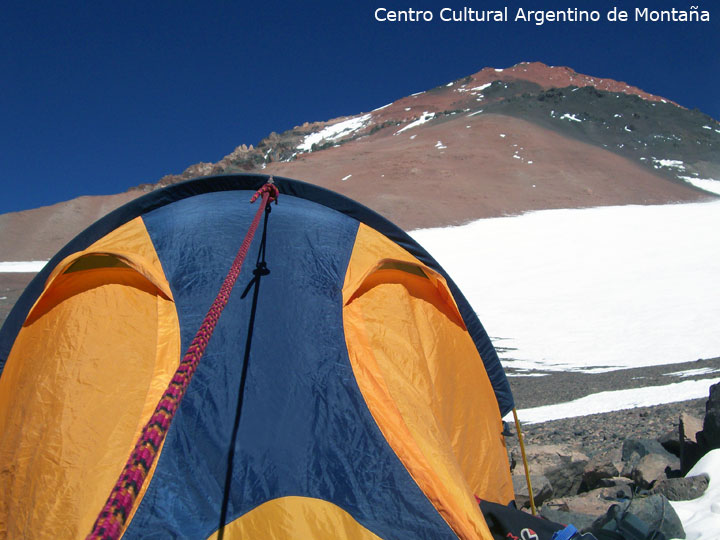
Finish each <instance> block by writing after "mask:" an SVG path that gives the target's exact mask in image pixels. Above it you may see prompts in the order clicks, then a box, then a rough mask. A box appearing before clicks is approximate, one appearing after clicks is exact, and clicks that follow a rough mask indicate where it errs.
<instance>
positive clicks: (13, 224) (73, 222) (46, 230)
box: [0, 191, 142, 261]
mask: <svg viewBox="0 0 720 540" xmlns="http://www.w3.org/2000/svg"><path fill="white" fill-rule="evenodd" d="M141 194H142V193H140V192H139V191H133V192H127V193H119V194H117V195H107V196H95V197H78V198H77V199H72V200H70V201H65V202H61V203H57V204H54V205H52V206H43V207H40V208H35V209H33V210H25V211H23V212H11V213H9V214H0V236H1V237H2V242H0V261H30V260H42V259H49V258H50V257H52V256H53V255H54V254H55V252H57V251H58V250H59V249H60V248H61V247H63V246H64V245H65V244H66V243H67V242H68V241H70V240H71V239H72V238H74V237H75V236H76V235H77V234H78V233H79V232H81V231H82V230H83V229H85V228H86V227H87V226H88V225H90V224H91V223H93V222H95V221H97V220H98V219H100V218H101V217H103V216H104V215H105V214H107V213H109V212H111V211H112V210H114V209H115V208H117V207H118V206H120V205H122V204H125V203H126V202H128V201H131V200H132V199H134V198H136V197H137V196H138V195H141Z"/></svg>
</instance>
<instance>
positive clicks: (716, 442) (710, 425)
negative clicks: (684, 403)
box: [698, 383, 720, 452]
mask: <svg viewBox="0 0 720 540" xmlns="http://www.w3.org/2000/svg"><path fill="white" fill-rule="evenodd" d="M702 439H703V441H702V442H703V443H704V444H705V451H706V452H709V451H710V450H713V449H715V448H720V383H716V384H713V385H712V386H711V387H710V397H709V398H708V400H707V403H706V404H705V420H704V421H703V429H702ZM698 442H700V441H698Z"/></svg>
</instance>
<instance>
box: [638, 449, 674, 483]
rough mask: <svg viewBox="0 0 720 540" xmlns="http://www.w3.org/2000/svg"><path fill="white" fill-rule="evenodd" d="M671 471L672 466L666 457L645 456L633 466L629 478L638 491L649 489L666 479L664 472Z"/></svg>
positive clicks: (656, 455)
mask: <svg viewBox="0 0 720 540" xmlns="http://www.w3.org/2000/svg"><path fill="white" fill-rule="evenodd" d="M673 457H674V456H673ZM675 459H677V458H675ZM671 469H672V464H671V463H670V462H669V461H668V459H667V458H666V456H661V455H660V454H647V455H646V456H643V457H642V458H640V461H639V462H638V463H637V465H635V467H634V469H633V470H632V473H631V476H630V478H631V479H632V481H633V482H635V485H636V486H637V487H639V488H640V489H649V488H651V487H652V485H653V484H654V483H655V482H657V481H659V480H665V479H667V474H666V471H669V470H671Z"/></svg>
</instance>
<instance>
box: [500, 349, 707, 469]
mask: <svg viewBox="0 0 720 540" xmlns="http://www.w3.org/2000/svg"><path fill="white" fill-rule="evenodd" d="M699 368H708V369H717V370H719V371H720V358H713V359H707V360H697V361H694V362H684V363H679V364H669V365H664V366H652V367H643V368H634V369H623V370H618V371H611V372H608V373H598V374H588V373H579V372H564V373H553V374H548V375H547V376H544V377H512V376H511V377H510V378H509V380H510V386H511V387H512V390H513V396H514V397H515V402H516V406H517V408H518V409H523V408H529V407H538V406H542V405H551V404H554V403H562V402H566V401H571V400H574V399H578V398H580V397H583V396H586V395H588V394H594V393H597V392H603V391H608V390H622V389H627V388H641V387H645V386H662V385H667V384H670V383H674V382H680V381H687V380H698V379H702V378H716V377H718V373H709V374H706V375H702V376H696V377H681V376H679V375H675V374H674V373H676V372H681V371H687V370H693V369H699ZM706 401H707V398H702V399H695V400H691V401H682V402H678V403H669V404H666V405H657V406H654V407H640V408H636V409H628V410H624V411H616V412H611V413H605V414H593V415H589V416H580V417H576V418H566V419H561V420H553V421H550V422H543V423H538V424H528V425H524V426H522V429H523V434H524V437H525V441H526V443H527V444H569V445H572V446H577V447H578V448H579V449H580V450H581V451H582V452H583V453H585V454H586V455H588V456H593V455H594V454H597V453H599V452H602V451H604V450H607V449H611V448H619V447H620V446H621V445H622V441H623V440H624V439H626V438H629V437H632V438H650V439H657V438H659V437H661V436H663V435H665V434H666V433H668V432H669V431H671V430H675V431H677V426H678V418H679V416H680V413H682V412H687V413H689V414H691V415H693V416H695V417H697V418H699V419H701V420H702V418H703V417H704V415H705V402H706ZM513 431H514V429H513ZM507 444H508V448H509V449H512V448H513V447H515V446H517V437H516V436H512V437H508V438H507Z"/></svg>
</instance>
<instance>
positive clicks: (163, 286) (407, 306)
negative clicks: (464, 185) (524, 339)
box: [0, 175, 514, 540]
mask: <svg viewBox="0 0 720 540" xmlns="http://www.w3.org/2000/svg"><path fill="white" fill-rule="evenodd" d="M267 181H268V178H267V177H266V176H263V175H229V176H218V177H212V178H203V179H196V180H191V181H188V182H184V183H181V184H176V185H173V186H170V187H167V188H165V189H162V190H158V191H154V192H152V193H149V194H147V195H145V196H143V197H140V198H138V199H136V200H134V201H132V202H130V203H129V204H127V205H125V206H123V207H121V208H119V209H117V210H115V211H114V212H112V213H111V214H109V215H107V216H106V217H105V218H103V219H101V220H100V221H98V222H96V223H95V224H94V225H92V226H91V227H89V228H88V229H87V230H85V231H84V232H82V233H81V234H80V235H78V236H77V237H76V238H75V239H74V240H72V241H71V242H70V243H69V244H68V245H67V246H65V248H63V249H62V250H61V251H60V252H59V253H58V254H57V255H56V256H55V257H54V258H53V259H52V260H51V261H50V262H49V263H48V264H47V265H46V267H45V268H44V269H43V270H42V272H40V273H39V274H38V275H37V277H36V278H35V279H34V280H33V281H32V282H31V284H30V285H29V286H28V288H27V289H26V291H25V292H24V294H23V295H22V297H21V298H20V300H19V301H18V302H17V304H16V305H15V307H14V309H13V311H12V312H11V314H10V315H9V317H8V319H7V320H6V322H5V324H4V326H3V327H2V330H0V434H2V435H1V436H0V537H2V538H82V537H84V536H86V535H88V534H90V533H91V531H93V527H94V526H97V524H98V523H99V522H101V521H102V519H103V517H102V515H101V512H102V511H103V508H106V503H107V502H108V501H109V499H108V497H109V496H110V498H111V499H112V495H111V493H116V494H117V487H116V488H115V489H116V491H113V489H114V486H116V485H117V483H118V482H119V480H118V479H119V478H122V475H123V474H126V480H127V478H130V480H129V481H128V483H126V489H127V490H129V491H130V492H132V493H131V495H132V498H131V499H127V500H125V499H122V501H125V502H123V504H125V506H124V507H122V508H120V509H119V510H118V508H117V507H116V508H115V510H114V512H115V514H116V515H115V514H114V515H113V516H110V518H108V516H107V515H106V516H105V518H108V519H115V518H116V517H117V519H118V520H119V525H117V527H118V530H117V535H116V536H120V535H122V536H123V538H220V537H224V538H268V539H289V538H332V539H338V538H392V539H403V538H407V539H416V538H456V537H461V538H481V539H485V540H489V539H491V538H492V535H491V534H490V532H489V530H488V527H487V524H486V522H485V520H484V518H483V514H482V513H481V511H480V510H479V508H478V505H477V502H476V497H477V498H479V499H483V500H487V501H492V502H497V503H501V504H507V503H509V502H510V501H511V500H512V499H513V497H514V496H513V489H512V481H511V476H510V472H509V466H508V460H507V454H506V448H505V443H504V439H503V436H502V421H501V417H502V416H503V415H504V414H506V413H507V412H509V411H510V410H511V409H512V407H513V399H512V395H511V393H510V388H509V385H508V382H507V379H506V378H505V373H504V371H503V368H502V366H501V365H500V362H499V361H498V357H497V354H496V352H495V350H494V348H493V346H492V344H491V343H490V340H489V339H488V336H487V334H486V332H485V330H484V329H483V327H482V325H481V324H480V322H479V321H478V319H477V317H476V315H475V313H474V312H473V311H472V309H471V308H470V306H469V304H468V302H467V301H466V300H465V298H464V297H463V296H462V294H461V293H460V291H459V290H458V288H457V287H456V286H455V284H454V283H453V282H452V280H451V279H450V278H449V276H448V275H447V274H446V273H445V272H444V271H443V269H442V268H441V267H440V266H439V265H438V263H437V262H436V261H435V260H433V258H432V257H431V256H430V255H429V254H428V253H427V252H426V251H424V250H423V249H422V248H421V247H420V246H419V245H418V244H417V243H416V242H415V241H414V240H412V239H411V238H410V237H409V236H408V235H407V234H405V233H404V232H403V231H401V230H400V229H399V228H397V227H396V226H394V225H392V224H391V223H390V222H388V221H387V220H385V219H384V218H382V217H380V216H379V215H377V214H375V213H374V212H372V211H370V210H368V209H367V208H365V207H363V206H361V205H360V204H358V203H356V202H353V201H351V200H349V199H347V198H345V197H343V196H341V195H338V194H336V193H333V192H330V191H327V190H325V189H322V188H319V187H317V186H314V185H311V184H306V183H302V182H298V181H294V180H288V179H283V178H279V179H275V184H274V185H275V186H276V187H277V188H278V189H279V192H280V195H279V200H278V201H277V204H276V205H275V204H271V205H269V208H272V212H270V211H268V210H265V212H264V217H262V218H260V219H259V222H258V221H257V220H256V223H258V228H257V234H256V235H255V238H254V240H253V241H252V243H251V244H250V248H249V251H248V253H247V257H246V259H247V260H246V261H245V264H244V265H243V266H242V270H241V271H240V273H239V277H238V278H237V286H236V287H235V288H234V290H233V292H232V294H230V297H229V300H228V301H227V305H226V307H225V308H224V311H223V313H222V316H221V317H220V318H219V319H218V320H217V321H216V325H215V326H214V332H213V333H212V337H211V338H210V339H209V342H208V343H207V345H206V347H205V348H204V355H203V356H202V358H201V359H200V360H199V362H198V363H197V364H196V365H195V366H194V367H193V368H192V370H191V372H190V373H187V372H183V373H184V374H183V373H181V374H180V375H178V373H180V372H181V371H182V362H183V361H184V360H183V358H184V353H185V351H186V350H188V347H189V346H190V344H191V342H192V341H193V339H194V338H195V336H196V333H197V331H198V329H199V328H200V327H201V326H202V325H203V323H204V321H205V322H207V320H208V319H207V317H206V314H208V308H209V307H210V306H211V305H212V304H213V302H214V301H215V299H216V297H217V295H218V290H220V288H221V285H222V284H223V281H224V280H225V278H226V275H227V274H228V269H229V268H230V266H231V264H232V263H233V260H234V258H235V254H236V252H237V251H238V247H239V246H240V244H241V243H242V242H243V238H244V237H245V235H246V231H248V229H249V228H250V224H251V222H252V221H253V217H254V216H256V215H257V216H260V212H258V208H259V207H260V205H259V204H258V203H255V204H249V201H250V198H251V196H252V195H253V194H254V193H255V192H256V190H258V188H261V186H263V185H264V184H266V182H267ZM273 189H274V188H273ZM264 201H265V198H263V201H262V202H264ZM256 213H257V214H256ZM226 300H227V298H226ZM210 311H211V312H212V309H211V310H210ZM213 324H215V322H213ZM203 346H204V345H203ZM179 366H180V367H181V369H180V370H178V367H179ZM176 371H178V373H176ZM177 377H180V378H183V377H184V379H183V380H186V382H187V381H189V384H187V385H186V388H185V389H184V390H183V392H184V394H182V395H180V396H179V399H178V400H177V401H178V403H177V404H176V408H174V409H173V412H172V414H171V415H170V416H169V417H168V414H169V413H167V411H168V410H169V407H170V406H169V405H167V404H166V401H167V399H166V398H167V396H168V395H170V396H171V397H172V395H174V394H172V392H173V390H172V385H173V381H175V379H176V378H177ZM190 377H192V380H189V379H190ZM168 392H170V394H168ZM176 397H177V396H176ZM164 404H165V405H164ZM158 411H159V412H158ZM161 413H162V414H165V417H166V421H165V420H163V421H160V424H162V423H163V422H165V424H163V425H164V428H163V429H164V432H163V433H162V437H160V438H153V437H154V436H153V435H152V434H151V435H148V433H147V432H146V431H147V429H148V428H147V425H149V424H151V423H152V421H154V420H153V419H155V418H156V416H154V415H158V414H161ZM143 436H144V437H145V438H146V439H148V438H149V439H150V442H149V443H147V445H146V448H150V447H153V448H151V450H152V452H154V458H153V459H152V460H150V461H151V462H145V461H142V459H141V460H140V461H141V463H140V465H142V466H143V467H145V468H146V469H147V470H144V471H143V475H144V481H142V482H136V481H135V480H133V478H135V477H133V476H132V474H134V473H132V471H131V473H128V472H127V471H128V466H137V465H138V462H137V460H136V461H135V462H133V461H132V458H131V459H130V460H129V456H131V455H134V454H133V452H135V450H136V449H137V448H138V446H137V445H138V444H139V441H140V440H142V438H143ZM146 442H147V441H146ZM141 454H142V452H141ZM124 471H125V472H124ZM128 474H129V475H130V476H127V475H128ZM140 484H142V485H140ZM127 486H130V487H127ZM122 501H121V502H122ZM99 515H100V516H101V517H100V518H98V516H99ZM118 516H119V517H118ZM102 535H103V532H102V531H101V533H100V534H99V536H102Z"/></svg>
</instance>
